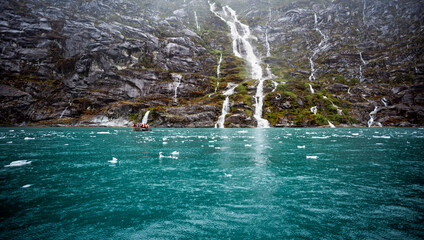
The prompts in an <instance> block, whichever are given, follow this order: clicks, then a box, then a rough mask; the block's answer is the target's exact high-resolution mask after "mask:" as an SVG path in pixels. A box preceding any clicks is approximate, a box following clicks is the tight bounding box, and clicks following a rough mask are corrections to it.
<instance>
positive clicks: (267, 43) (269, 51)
mask: <svg viewBox="0 0 424 240" xmlns="http://www.w3.org/2000/svg"><path fill="white" fill-rule="evenodd" d="M265 42H266V56H267V57H270V56H271V46H270V45H269V40H268V28H267V29H266V30H265Z"/></svg>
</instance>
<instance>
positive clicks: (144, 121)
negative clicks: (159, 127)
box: [141, 111, 150, 124]
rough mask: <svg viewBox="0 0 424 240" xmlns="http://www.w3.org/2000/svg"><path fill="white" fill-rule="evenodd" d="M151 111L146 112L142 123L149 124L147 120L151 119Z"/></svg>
mask: <svg viewBox="0 0 424 240" xmlns="http://www.w3.org/2000/svg"><path fill="white" fill-rule="evenodd" d="M149 113H150V111H147V112H146V113H145V114H144V117H143V120H141V124H147V120H148V119H149Z"/></svg>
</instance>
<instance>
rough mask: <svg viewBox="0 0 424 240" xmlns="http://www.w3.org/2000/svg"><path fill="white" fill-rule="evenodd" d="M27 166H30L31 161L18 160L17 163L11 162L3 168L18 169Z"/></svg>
mask: <svg viewBox="0 0 424 240" xmlns="http://www.w3.org/2000/svg"><path fill="white" fill-rule="evenodd" d="M28 164H31V161H27V160H18V161H13V162H11V163H10V164H9V165H5V167H20V166H24V165H28Z"/></svg>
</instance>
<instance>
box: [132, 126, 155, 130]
mask: <svg viewBox="0 0 424 240" xmlns="http://www.w3.org/2000/svg"><path fill="white" fill-rule="evenodd" d="M133 131H152V129H151V128H141V127H133Z"/></svg>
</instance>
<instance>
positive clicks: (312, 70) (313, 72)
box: [309, 13, 328, 81]
mask: <svg viewBox="0 0 424 240" xmlns="http://www.w3.org/2000/svg"><path fill="white" fill-rule="evenodd" d="M314 27H315V31H317V32H318V33H319V34H320V35H321V37H322V39H321V41H320V42H319V44H318V47H317V48H316V49H315V50H314V52H313V54H312V56H311V57H310V58H309V63H310V64H311V75H310V76H309V81H312V80H315V79H316V78H315V68H314V67H315V64H314V62H313V58H314V57H315V56H316V55H317V54H318V53H319V52H320V51H321V50H322V49H325V48H326V47H327V46H325V45H324V44H325V43H326V42H327V40H328V39H327V36H325V34H324V33H323V32H322V31H321V30H320V29H319V28H318V16H317V14H316V13H314Z"/></svg>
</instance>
